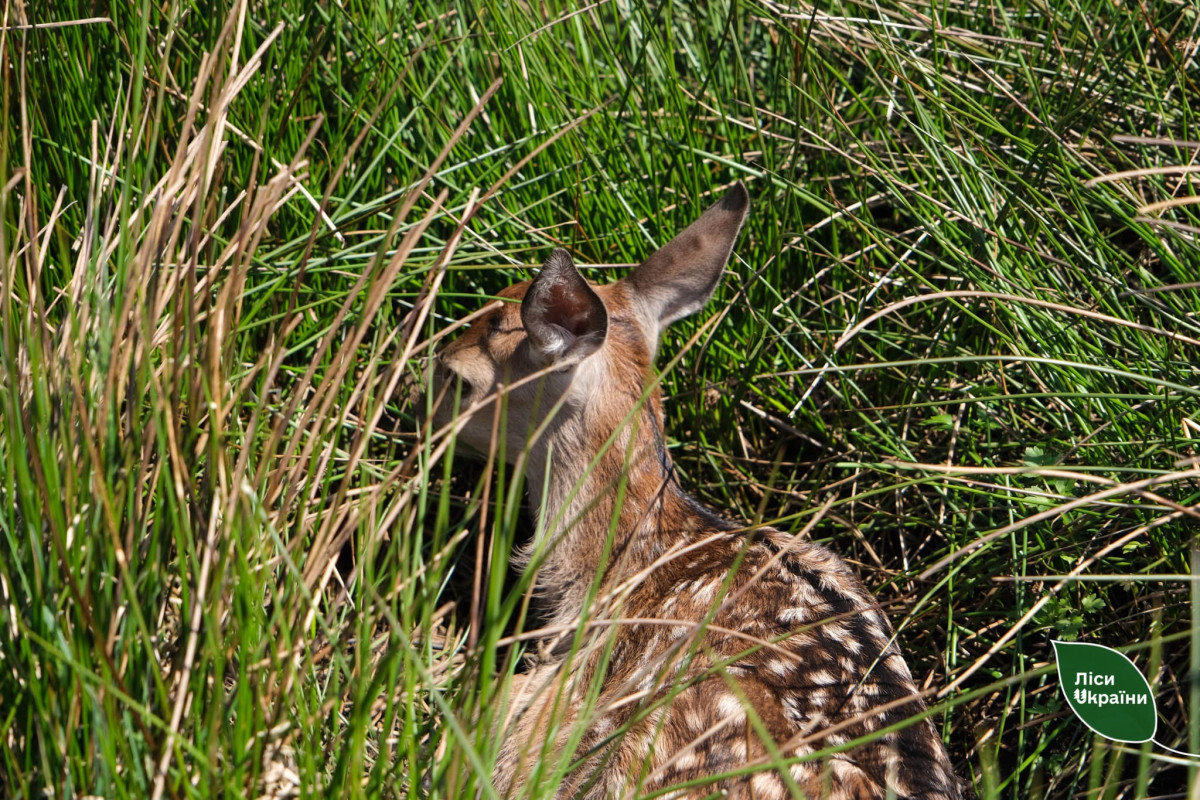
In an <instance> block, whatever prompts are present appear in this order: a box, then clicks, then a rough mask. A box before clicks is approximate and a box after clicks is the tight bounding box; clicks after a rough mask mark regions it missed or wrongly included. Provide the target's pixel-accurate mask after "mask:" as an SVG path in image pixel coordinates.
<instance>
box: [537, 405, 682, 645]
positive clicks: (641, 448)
mask: <svg viewBox="0 0 1200 800" xmlns="http://www.w3.org/2000/svg"><path fill="white" fill-rule="evenodd" d="M656 400H657V398H653V399H652V400H651V402H650V403H648V404H646V407H645V408H644V409H643V410H642V411H641V412H639V413H638V414H636V415H635V417H634V418H633V419H632V420H623V419H622V420H614V419H612V418H610V417H609V416H608V415H606V414H605V413H604V412H603V410H599V411H588V410H587V409H584V410H583V412H582V413H581V414H579V415H578V416H577V417H576V418H575V419H574V420H572V421H571V422H569V423H565V424H563V425H561V426H559V427H558V428H557V429H556V430H555V431H554V432H553V435H552V436H551V437H549V441H548V442H547V445H546V447H544V448H539V452H538V453H537V454H535V455H534V456H533V457H531V458H530V461H529V464H528V465H527V468H526V471H525V472H526V481H527V485H528V488H529V497H530V504H531V507H532V510H533V512H534V514H535V516H536V517H537V519H538V533H537V535H536V536H535V537H534V540H533V542H532V543H531V545H530V546H529V548H528V549H527V550H526V552H525V553H524V554H523V557H524V559H525V560H526V562H527V563H529V565H530V566H532V567H534V568H536V569H537V570H538V572H537V586H538V589H539V593H540V594H541V595H542V597H543V598H544V599H545V600H546V601H547V602H546V605H547V606H548V607H547V608H546V609H545V610H546V612H547V616H548V617H549V623H550V624H569V623H570V622H571V621H572V620H574V619H576V618H577V617H578V615H579V614H580V612H581V611H582V609H583V606H584V604H585V603H586V601H587V598H588V595H589V593H590V592H592V591H594V590H597V589H598V590H599V593H600V594H601V595H603V594H605V593H606V592H609V591H612V590H613V589H614V588H616V587H617V586H618V585H619V584H620V583H621V582H622V581H625V580H627V579H629V578H635V577H637V576H638V575H639V573H641V572H642V571H643V570H645V569H646V568H647V567H649V566H650V565H651V564H652V563H653V562H654V560H655V559H657V558H658V557H659V556H661V555H662V554H663V553H664V552H666V550H667V549H668V548H669V547H671V546H672V545H673V544H675V543H677V542H678V541H679V539H680V538H682V537H683V536H684V534H685V532H686V531H689V530H695V529H696V527H697V526H696V525H695V524H694V522H692V521H690V520H689V514H693V515H694V514H695V511H694V504H692V503H691V502H689V501H688V500H687V498H686V496H685V495H684V494H683V492H682V490H681V489H680V488H679V484H678V482H677V480H676V478H675V472H674V467H673V465H672V463H671V458H670V455H669V454H668V453H667V449H666V446H665V444H664V442H663V438H662V428H661V424H660V421H659V419H660V416H659V412H658V404H657V402H656ZM597 454H598V455H597ZM668 520H669V522H668Z"/></svg>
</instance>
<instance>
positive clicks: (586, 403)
mask: <svg viewBox="0 0 1200 800" xmlns="http://www.w3.org/2000/svg"><path fill="white" fill-rule="evenodd" d="M749 209H750V198H749V194H748V192H747V190H746V188H745V186H744V185H743V184H742V183H741V182H737V183H735V184H734V185H733V186H732V187H731V188H730V189H728V190H727V191H726V192H725V194H724V195H723V196H722V197H721V199H720V200H719V201H717V202H716V203H715V204H714V205H712V206H711V207H710V208H708V209H707V210H706V211H705V212H704V213H703V214H702V215H701V216H700V217H699V218H698V219H696V220H695V221H694V222H692V223H691V224H690V225H689V226H688V227H687V228H685V229H684V230H683V231H682V232H681V233H679V234H678V235H677V236H675V238H673V239H672V240H671V241H670V242H668V243H667V244H666V245H664V246H663V247H661V248H660V249H658V250H657V251H656V252H654V253H653V255H651V256H650V257H649V258H647V259H646V260H645V261H644V262H642V263H641V264H640V265H639V266H637V267H635V268H633V269H632V271H631V272H629V273H628V274H626V275H625V276H624V277H622V278H621V279H619V280H617V281H615V282H612V283H607V284H603V285H597V284H593V283H590V282H589V281H587V280H586V279H585V278H584V277H583V276H582V275H581V274H580V272H579V270H578V269H577V268H576V266H575V264H574V261H573V259H572V257H571V255H570V254H569V253H568V251H566V250H565V249H556V250H554V251H553V253H551V254H550V257H549V258H548V259H547V260H546V261H545V263H544V265H543V266H542V268H541V270H540V271H539V272H538V273H537V275H536V277H534V278H533V280H531V281H524V282H522V283H518V284H515V285H513V286H509V287H508V288H506V289H503V290H501V291H500V292H499V294H498V298H499V301H493V303H492V305H491V306H490V307H486V308H485V310H484V312H483V313H482V314H481V315H480V316H478V317H476V318H475V320H474V321H473V322H472V323H471V325H470V327H469V328H468V329H467V330H466V332H464V333H462V334H460V335H459V336H458V337H457V338H456V339H454V340H453V341H452V342H450V343H449V344H448V345H445V346H443V347H441V349H440V350H439V351H437V352H436V353H435V355H434V362H435V364H434V368H433V369H432V375H431V377H430V378H429V386H428V391H430V392H431V393H432V395H433V397H434V398H436V399H435V400H432V401H431V403H430V405H431V408H432V410H431V417H432V421H433V423H434V424H435V425H438V426H444V427H443V429H446V428H452V429H453V430H454V432H455V434H456V436H457V440H458V441H459V442H463V443H465V444H467V445H468V446H469V448H470V449H473V450H476V451H479V452H481V453H488V452H493V453H495V452H498V451H499V450H501V449H502V451H503V453H504V458H505V460H506V461H507V462H508V463H509V464H510V465H511V466H512V467H514V468H515V469H518V470H520V471H523V473H524V476H525V481H526V491H527V493H528V499H529V505H530V508H531V510H532V512H533V516H534V517H535V518H536V520H537V530H536V532H535V534H534V535H533V538H532V540H531V541H530V543H529V544H527V545H524V546H523V548H522V549H521V550H520V551H519V552H517V553H514V561H515V562H516V563H518V564H519V565H521V566H523V568H525V569H529V570H536V575H535V577H534V581H533V585H534V587H535V590H536V594H537V603H538V604H539V608H540V614H541V620H542V622H543V623H544V625H545V628H544V630H545V631H547V632H549V633H548V634H547V636H546V638H545V639H544V640H543V641H542V642H541V644H540V645H539V647H538V648H537V653H535V654H533V655H532V657H531V661H532V665H531V666H530V667H529V669H528V670H526V671H525V672H523V673H520V674H517V675H516V676H515V680H514V684H513V686H514V688H513V689H512V692H511V694H510V697H509V700H510V702H509V705H508V713H507V716H505V718H504V719H503V720H502V722H501V723H499V725H500V727H501V730H499V731H497V735H498V736H499V741H500V742H501V743H500V744H499V751H498V755H497V757H496V764H495V769H494V773H493V775H492V776H491V778H492V781H493V784H494V787H495V789H496V791H497V792H498V793H499V794H500V796H502V797H516V796H532V797H547V796H553V797H556V798H582V799H583V800H600V798H606V799H607V798H613V799H615V798H633V797H639V796H644V795H646V794H661V795H665V796H668V797H678V798H700V797H706V796H712V795H714V793H716V794H719V795H723V796H726V797H735V798H756V799H757V800H773V798H785V797H788V798H792V797H803V798H810V799H811V800H816V799H817V798H828V799H829V800H842V799H843V798H846V799H849V798H854V799H855V800H868V799H873V798H880V799H881V800H882V798H885V797H889V798H891V797H896V798H914V799H915V798H922V799H923V800H956V799H957V798H959V797H961V796H962V791H963V786H964V785H963V784H962V783H961V782H960V781H959V780H958V778H957V777H956V775H955V773H954V770H953V768H952V766H951V763H950V759H949V757H948V755H947V752H946V749H945V747H944V745H943V742H942V740H941V737H940V736H939V735H938V733H937V731H936V729H935V727H934V725H933V723H932V721H931V720H930V719H929V718H928V713H927V711H926V707H925V704H924V701H923V697H922V694H921V693H920V692H918V690H917V688H916V685H915V683H914V680H913V677H912V675H911V673H910V672H909V668H908V666H907V664H906V663H905V660H904V658H903V656H902V654H901V652H900V649H899V647H898V645H897V642H896V637H895V634H894V633H893V629H892V626H891V624H890V623H889V621H888V618H887V617H886V616H885V614H884V613H883V611H882V609H881V607H880V605H879V604H878V603H877V602H876V600H875V598H874V597H873V596H872V595H871V593H870V592H868V591H867V589H866V588H865V587H864V586H863V584H862V583H861V582H860V580H859V579H858V578H857V577H856V576H855V574H854V572H853V571H852V570H851V568H850V567H849V566H848V565H847V564H846V562H845V561H843V560H842V559H841V558H839V557H838V556H837V555H835V554H834V552H833V551H832V550H830V549H829V548H828V547H826V546H823V545H821V544H817V543H814V542H812V541H810V540H808V539H806V538H804V537H802V536H793V535H791V534H788V533H786V532H783V531H780V530H776V529H774V528H770V527H763V526H757V527H756V526H749V527H748V526H744V525H740V524H736V523H734V522H732V521H729V520H727V519H725V518H724V517H723V516H721V515H720V514H717V513H715V512H713V511H711V510H709V509H708V508H706V507H705V506H703V505H702V504H701V503H699V502H698V501H696V500H694V499H692V498H691V497H690V496H689V495H688V494H687V493H685V492H684V490H683V489H682V487H681V485H680V480H679V475H678V474H677V472H676V470H675V467H674V465H673V462H672V459H671V455H670V453H669V451H668V449H667V446H666V445H665V443H664V434H663V425H664V414H663V406H662V392H661V390H660V387H659V385H658V381H657V379H656V377H655V375H654V373H653V365H654V363H655V357H656V355H657V351H658V347H659V341H660V338H661V336H662V332H663V330H664V329H665V328H666V327H667V326H668V325H670V324H671V323H673V322H675V321H677V320H679V319H682V318H684V317H686V316H688V315H691V314H694V313H696V312H697V311H699V310H700V309H701V308H703V307H704V306H705V305H706V303H707V302H708V300H709V298H710V297H711V296H712V295H713V293H714V291H715V289H716V288H717V285H718V283H719V282H720V280H721V276H722V274H723V272H724V270H725V266H726V264H727V262H728V260H729V258H730V256H731V254H732V251H733V247H734V244H735V242H736V240H737V238H738V235H739V233H740V231H741V229H742V226H743V224H744V222H745V220H746V218H747V215H748V213H749ZM501 440H502V441H501ZM501 445H502V447H501Z"/></svg>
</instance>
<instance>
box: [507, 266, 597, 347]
mask: <svg viewBox="0 0 1200 800" xmlns="http://www.w3.org/2000/svg"><path fill="white" fill-rule="evenodd" d="M521 324H522V325H524V326H525V333H526V335H527V336H528V337H529V341H530V343H531V344H532V345H533V348H534V349H535V350H536V351H537V352H538V353H540V354H541V355H542V356H543V357H545V358H547V359H549V360H551V361H561V360H564V359H567V358H570V359H572V360H579V359H582V358H586V357H587V356H589V355H591V354H592V353H594V352H595V351H596V350H598V349H600V345H602V344H604V337H605V335H606V334H607V333H608V311H607V310H606V309H605V308H604V302H603V301H601V300H600V298H599V296H597V294H596V293H595V292H594V291H592V287H591V286H588V282H587V281H585V280H584V279H583V276H582V275H580V274H579V271H578V270H577V269H575V262H574V261H572V260H571V254H570V253H568V252H567V251H566V250H562V249H558V250H555V251H554V252H553V253H551V254H550V258H548V259H547V260H546V263H545V265H544V266H543V267H542V271H541V272H539V273H538V275H537V277H536V278H534V279H533V283H532V284H530V286H529V289H528V290H527V291H526V292H525V299H524V300H522V301H521Z"/></svg>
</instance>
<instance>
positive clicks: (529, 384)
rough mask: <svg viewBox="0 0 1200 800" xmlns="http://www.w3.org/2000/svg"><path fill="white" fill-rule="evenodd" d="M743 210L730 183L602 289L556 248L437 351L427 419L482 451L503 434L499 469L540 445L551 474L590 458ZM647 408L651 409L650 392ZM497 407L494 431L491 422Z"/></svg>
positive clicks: (700, 301) (532, 456)
mask: <svg viewBox="0 0 1200 800" xmlns="http://www.w3.org/2000/svg"><path fill="white" fill-rule="evenodd" d="M749 205H750V203H749V196H748V194H747V192H746V188H745V187H744V186H743V185H742V184H741V183H738V184H736V185H735V186H734V187H733V188H732V189H730V190H729V191H728V192H727V193H726V194H725V196H724V197H723V198H722V199H721V200H720V201H718V202H717V203H716V204H714V205H713V206H712V207H710V208H709V209H708V210H707V211H705V212H704V214H703V215H701V216H700V218H699V219H697V220H696V221H695V222H693V223H692V224H691V225H689V226H688V227H687V228H686V229H685V230H684V231H683V232H681V233H680V234H679V235H677V236H676V237H675V238H674V239H672V240H671V241H670V242H669V243H667V244H666V245H665V246H664V247H662V248H661V249H659V250H658V251H657V252H655V253H654V254H653V255H651V256H650V257H649V258H648V259H646V261H645V262H643V263H642V264H641V265H639V266H638V267H636V268H635V269H634V270H633V271H632V272H631V273H629V274H628V275H627V276H625V277H624V278H622V279H621V280H619V281H617V282H615V283H611V284H607V285H603V286H597V285H594V284H591V283H589V282H588V281H586V280H585V279H584V278H583V276H582V275H580V274H579V271H578V270H577V269H576V268H575V264H574V262H573V260H572V259H571V256H570V254H569V253H568V252H567V251H566V250H562V249H558V250H555V251H554V252H553V253H551V255H550V257H549V258H548V259H547V260H546V263H545V265H544V266H543V267H542V269H541V271H540V272H539V273H538V275H537V277H536V278H534V279H533V280H532V281H527V282H523V283H518V284H516V285H514V286H510V287H508V288H507V289H504V290H503V291H501V292H500V293H499V296H500V297H501V298H503V299H504V302H501V303H498V304H497V308H495V309H494V310H492V311H490V312H488V313H487V314H485V315H484V316H483V317H482V318H481V319H480V320H479V321H477V322H476V323H475V324H474V325H472V326H471V328H470V330H469V331H468V332H467V333H465V334H463V335H462V336H460V337H459V338H458V339H456V340H455V341H454V342H452V343H451V344H450V345H448V346H447V347H445V348H444V349H443V350H441V352H439V353H438V354H437V357H436V360H437V369H436V370H435V373H434V376H433V380H432V389H433V391H434V392H435V396H438V395H441V397H442V399H441V401H440V402H439V403H438V405H437V407H436V409H435V411H434V421H435V423H436V424H438V425H439V426H440V425H443V424H446V423H448V422H450V421H452V420H455V418H456V415H457V420H456V421H457V423H458V424H459V425H460V426H461V427H460V428H459V433H458V436H459V439H460V441H465V442H466V443H467V444H469V445H471V446H472V447H474V448H475V449H478V450H481V451H485V452H486V451H488V449H489V448H491V447H493V446H498V445H499V444H500V442H498V441H493V430H496V431H497V433H499V432H500V431H501V430H502V431H503V433H504V436H505V440H504V442H503V445H504V447H503V451H504V454H505V458H506V459H507V460H508V461H509V463H515V462H516V460H517V458H518V456H519V455H520V454H521V453H523V452H524V453H527V454H528V456H529V462H528V464H529V465H530V466H536V465H538V464H541V465H544V464H545V462H546V455H547V452H548V450H549V449H550V448H554V449H555V451H556V452H557V454H558V455H557V457H556V462H555V463H556V464H557V465H560V466H561V465H562V464H563V461H564V460H571V461H574V460H576V459H578V458H585V459H586V458H588V457H590V456H591V455H594V450H593V451H592V452H591V453H588V452H586V451H587V450H588V445H587V444H586V443H587V442H589V441H593V440H594V439H595V437H596V436H597V435H601V436H607V435H609V434H611V432H612V423H615V422H617V421H619V420H621V419H623V418H625V417H626V416H627V415H628V413H629V412H630V411H631V410H632V409H633V408H634V407H635V405H636V404H637V403H638V401H639V400H640V398H641V397H642V394H643V390H644V387H645V384H646V381H647V379H648V378H649V370H650V364H651V362H652V360H653V357H654V354H655V352H656V351H657V349H658V341H659V337H660V335H661V333H662V331H663V329H664V328H665V327H666V326H667V325H669V324H670V323H672V322H674V321H675V320H677V319H680V318H682V317H686V316H688V315H689V314H693V313H695V312H696V311H698V310H699V309H700V308H702V307H703V306H704V304H705V303H706V302H707V301H708V299H709V297H711V296H712V293H713V290H714V289H716V286H717V283H718V282H719V281H720V277H721V272H722V270H723V268H724V266H725V263H726V261H728V259H729V255H730V252H731V251H732V249H733V244H734V241H735V240H736V238H737V235H738V232H739V231H740V230H741V227H742V223H743V222H744V221H745V219H746V214H747V211H748V210H749ZM456 395H457V396H459V400H458V405H457V409H456V407H455V401H454V398H455V396H456ZM649 405H650V406H651V409H652V410H653V411H655V412H657V406H658V403H657V393H654V394H653V395H652V397H651V398H650V403H649ZM501 406H502V407H503V409H504V410H503V413H502V414H501V417H502V418H503V424H502V425H500V424H496V425H494V424H493V423H494V421H495V419H496V415H497V414H498V413H500V408H501ZM655 416H657V413H655ZM602 420H603V421H606V422H607V423H608V424H597V423H600V422H601V421H602Z"/></svg>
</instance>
